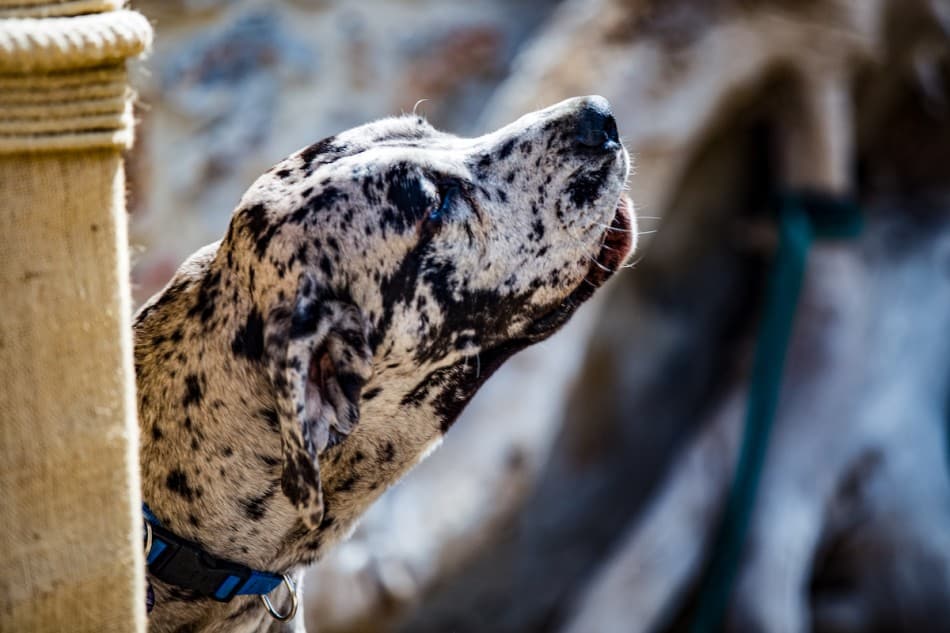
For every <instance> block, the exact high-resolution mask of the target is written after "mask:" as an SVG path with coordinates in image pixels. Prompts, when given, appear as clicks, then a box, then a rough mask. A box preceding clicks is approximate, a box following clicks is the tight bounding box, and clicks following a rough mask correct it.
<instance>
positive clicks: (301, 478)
mask: <svg viewBox="0 0 950 633" xmlns="http://www.w3.org/2000/svg"><path fill="white" fill-rule="evenodd" d="M310 459H311V457H310V456H309V455H308V454H307V453H306V451H304V450H302V449H301V450H297V451H295V452H293V453H291V454H288V455H286V456H285V457H284V472H283V474H282V475H281V478H280V487H281V490H282V491H283V493H284V495H285V496H286V497H287V498H288V499H289V500H290V502H291V503H293V504H294V505H296V506H302V505H306V504H307V503H309V502H310V491H311V490H319V489H320V482H319V481H318V480H317V477H316V471H314V468H313V465H312V464H311V463H310Z"/></svg>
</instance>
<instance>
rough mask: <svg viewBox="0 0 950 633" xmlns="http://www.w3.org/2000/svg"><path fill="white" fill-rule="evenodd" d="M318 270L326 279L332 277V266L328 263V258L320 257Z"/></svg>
mask: <svg viewBox="0 0 950 633" xmlns="http://www.w3.org/2000/svg"><path fill="white" fill-rule="evenodd" d="M320 270H321V271H323V274H324V275H326V276H327V279H329V278H330V277H331V275H333V264H331V263H330V258H329V257H327V256H326V255H323V256H321V257H320Z"/></svg>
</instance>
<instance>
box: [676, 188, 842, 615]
mask: <svg viewBox="0 0 950 633" xmlns="http://www.w3.org/2000/svg"><path fill="white" fill-rule="evenodd" d="M778 224H779V247H778V252H777V253H776V256H775V263H774V266H773V268H772V272H771V276H770V279H769V284H768V290H767V295H766V298H765V312H764V315H763V318H762V324H761V330H760V331H759V338H758V342H757V344H756V349H755V357H754V359H753V364H752V379H751V383H750V385H749V399H748V403H747V408H746V417H745V428H744V431H743V438H742V447H741V449H740V452H739V461H738V463H737V465H736V473H735V478H734V479H733V482H732V488H731V490H730V492H729V498H728V500H727V502H726V507H725V510H724V513H723V520H722V523H721V525H720V527H719V532H718V534H717V536H716V540H715V541H714V544H715V546H714V548H713V550H712V552H713V553H712V559H711V561H710V562H709V566H708V567H707V573H706V575H705V576H704V579H705V581H704V583H703V584H702V586H701V587H700V595H699V602H698V607H697V611H696V617H695V619H694V620H693V626H692V628H691V631H692V633H713V632H714V631H718V630H719V629H720V628H721V626H722V622H723V618H724V617H725V613H726V610H727V608H728V606H729V599H730V596H731V593H732V586H733V584H734V582H735V577H736V573H737V571H738V566H739V561H740V560H741V556H742V549H743V545H744V543H745V538H746V534H747V532H748V528H749V520H750V518H751V516H752V508H753V504H754V503H755V496H756V491H757V489H758V486H759V480H760V478H761V474H762V466H763V464H764V462H765V454H766V452H767V449H768V441H769V434H770V433H771V430H772V424H773V422H774V419H775V410H776V407H777V406H778V399H779V392H780V389H781V383H782V368H783V366H784V364H785V354H786V351H787V350H788V341H789V337H790V335H791V331H792V323H793V320H794V317H795V308H796V306H797V304H798V296H799V293H800V291H801V286H802V278H803V275H804V272H805V263H806V260H807V256H808V249H809V248H810V247H811V244H812V241H813V240H814V238H815V237H816V235H817V236H820V237H834V238H843V237H852V236H855V235H857V234H858V233H859V232H860V230H861V214H860V212H859V211H858V208H857V207H856V206H855V205H854V204H852V203H850V202H844V201H840V200H837V199H834V198H831V197H829V196H825V195H822V194H818V193H813V192H794V193H788V194H786V195H785V196H784V197H783V199H782V203H781V206H780V212H779V218H778Z"/></svg>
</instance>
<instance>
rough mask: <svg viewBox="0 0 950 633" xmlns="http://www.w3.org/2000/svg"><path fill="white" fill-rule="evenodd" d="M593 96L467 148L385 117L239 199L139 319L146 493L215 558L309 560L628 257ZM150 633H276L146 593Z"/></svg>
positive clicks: (286, 563)
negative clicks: (221, 227)
mask: <svg viewBox="0 0 950 633" xmlns="http://www.w3.org/2000/svg"><path fill="white" fill-rule="evenodd" d="M591 103H594V104H595V105H598V106H599V107H603V104H604V103H605V102H603V100H602V99H600V98H594V97H590V98H578V99H572V100H568V101H565V102H562V103H560V104H558V105H555V106H552V107H551V108H548V109H546V110H541V111H539V112H535V113H532V114H529V115H526V116H525V117H523V118H521V119H519V120H518V121H516V122H514V123H512V124H511V125H509V126H507V127H505V128H502V129H501V130H498V131H497V132H494V133H492V134H488V135H486V136H482V137H479V138H474V139H463V138H458V137H455V136H451V135H449V134H445V133H442V132H439V131H436V130H435V129H433V128H432V127H431V126H430V125H428V124H427V123H426V122H425V121H424V120H423V119H422V118H419V117H416V116H404V117H399V118H391V119H385V120H382V121H377V122H375V123H370V124H367V125H364V126H361V127H358V128H354V129H352V130H349V131H346V132H343V133H341V134H339V135H337V136H335V137H331V138H328V139H325V140H323V141H320V142H319V143H316V144H314V145H311V146H309V147H307V148H305V149H303V150H301V151H299V152H297V153H296V154H293V155H292V156H290V157H289V158H287V159H285V160H284V161H282V162H280V163H279V164H277V165H276V166H275V167H273V168H272V169H271V170H270V171H268V172H267V173H266V174H264V175H263V176H261V177H260V178H259V179H258V180H257V181H256V182H255V183H254V184H253V185H252V186H251V188H250V189H249V190H248V191H247V193H245V195H244V197H243V198H242V200H241V202H240V204H239V205H238V207H237V209H236V210H235V212H234V214H233V216H232V219H231V223H230V226H229V228H228V231H227V234H226V235H225V237H224V239H223V240H221V241H220V242H219V243H215V244H211V245H209V246H207V247H205V248H203V249H201V250H200V251H198V252H197V253H195V254H194V255H193V256H192V257H191V258H190V259H189V260H188V261H187V262H185V264H183V265H182V267H181V268H180V269H179V271H178V273H177V274H176V275H175V277H174V278H173V279H172V281H171V282H170V283H169V284H168V286H167V287H166V288H165V289H164V290H162V291H161V292H160V293H158V294H157V295H156V296H155V297H153V298H152V299H151V300H150V301H149V302H148V303H147V304H146V305H144V306H143V307H142V309H141V310H140V311H139V313H138V314H137V316H136V319H135V359H136V372H137V377H138V389H139V413H140V421H141V425H142V429H143V432H142V449H141V462H142V478H143V495H144V498H145V500H146V501H147V502H148V503H149V505H150V506H151V508H152V509H153V511H154V512H155V514H156V515H157V516H158V518H159V519H160V520H161V521H162V522H163V523H165V524H166V525H167V526H168V527H169V528H170V529H171V530H173V531H175V532H177V533H178V534H179V535H181V536H183V537H186V538H188V539H191V540H193V541H196V542H198V543H200V544H201V545H202V546H203V547H205V548H206V549H207V550H208V551H209V552H212V553H214V554H215V555H217V556H220V557H223V558H227V559H231V560H234V561H238V562H241V563H243V564H246V565H249V566H251V567H255V568H258V569H264V570H270V571H273V572H277V573H283V572H286V571H289V570H297V569H299V568H300V566H302V565H304V564H306V563H309V562H312V561H313V560H315V559H317V558H319V557H320V555H321V554H322V553H323V552H324V551H325V550H326V549H327V548H328V547H330V546H332V545H333V544H334V543H335V542H337V541H339V540H340V539H341V538H344V537H345V536H346V534H347V533H348V532H349V531H350V530H351V529H352V527H353V525H354V522H355V521H356V519H357V518H358V517H359V515H360V514H361V513H362V512H364V511H365V509H366V508H367V506H368V505H369V504H370V503H371V502H372V501H373V500H374V499H376V498H377V497H378V496H379V495H380V494H382V492H383V491H384V490H385V489H386V488H387V487H388V486H389V485H391V484H392V483H393V482H395V481H396V480H398V479H399V477H401V476H402V475H403V474H405V473H406V471H408V470H409V469H410V468H411V467H412V466H413V465H414V464H415V463H417V462H418V461H419V459H420V458H421V457H422V456H423V455H425V454H426V453H427V451H429V450H430V449H431V447H433V446H434V445H435V444H436V443H438V442H439V440H440V438H441V437H442V435H443V434H444V433H445V432H446V431H447V430H448V429H449V427H450V426H451V425H452V422H453V421H454V420H455V419H456V418H457V417H458V415H459V413H460V412H461V410H462V408H463V407H464V406H465V404H466V403H467V402H468V400H469V399H470V398H471V397H472V395H473V394H474V393H475V391H476V390H477V389H478V387H479V386H480V385H481V384H482V383H483V382H484V381H485V380H486V379H487V378H488V377H489V376H490V375H491V374H492V372H493V371H494V370H495V369H496V368H497V367H498V366H499V365H500V364H501V363H502V362H503V361H504V360H505V359H507V358H508V357H510V356H511V355H512V354H513V353H515V352H517V351H518V350H520V349H522V348H524V347H525V346H527V345H530V344H532V343H534V342H537V341H539V340H541V339H543V338H545V337H547V336H548V335H550V334H551V333H552V332H554V331H555V330H556V329H557V328H558V327H560V326H561V325H562V324H563V323H564V322H565V321H566V320H567V318H569V317H570V315H571V314H572V313H573V311H574V310H575V309H576V308H577V306H578V305H579V304H580V303H582V302H583V301H584V300H586V299H587V298H588V297H589V296H590V295H591V293H592V292H593V291H594V289H595V288H596V287H597V286H599V285H600V284H602V283H603V282H604V281H605V280H606V278H607V277H608V276H610V274H612V273H613V271H615V270H616V269H617V268H619V266H620V264H621V263H622V262H623V261H624V259H625V258H626V257H627V255H628V254H629V251H630V250H631V248H632V235H633V224H632V215H631V213H630V212H629V205H628V204H626V203H625V202H624V201H623V200H622V198H621V193H622V189H623V186H624V183H625V181H626V178H627V173H628V158H627V154H626V151H624V149H623V148H622V146H621V145H620V144H619V143H616V142H613V143H607V144H605V145H604V147H590V146H588V145H584V144H580V143H578V141H577V125H578V113H579V112H580V111H581V110H582V109H583V108H585V107H589V106H590V104H591ZM152 583H153V584H154V588H155V594H156V606H155V611H154V612H153V614H152V616H151V630H153V631H159V632H161V631H179V630H180V631H186V630H187V631H225V630H226V631H254V630H260V629H262V628H266V627H267V626H270V624H271V620H270V619H269V618H268V617H267V616H266V614H265V613H264V611H263V609H262V608H261V607H260V602H259V601H258V600H257V599H256V598H238V599H235V600H234V601H232V602H231V603H228V604H219V603H214V602H212V601H210V600H205V599H197V598H195V597H194V596H191V595H189V594H188V592H187V591H183V590H181V589H178V588H175V587H169V586H166V585H163V584H162V583H160V582H158V581H155V580H154V579H153V580H152Z"/></svg>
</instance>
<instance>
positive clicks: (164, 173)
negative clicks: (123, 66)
mask: <svg viewBox="0 0 950 633" xmlns="http://www.w3.org/2000/svg"><path fill="white" fill-rule="evenodd" d="M135 5H136V8H137V9H138V10H140V11H142V12H143V13H145V14H146V15H147V16H148V17H149V19H150V20H151V22H152V24H153V25H154V26H155V28H156V33H157V35H156V41H155V46H154V52H153V53H152V54H151V56H150V58H149V59H147V60H145V61H144V63H141V64H139V67H138V69H137V80H136V85H137V88H138V91H139V99H138V104H137V110H136V113H137V117H138V119H139V121H140V127H139V130H138V135H137V143H136V146H135V148H134V150H132V152H131V154H130V155H129V157H128V160H129V162H128V176H129V209H130V212H131V221H132V224H131V232H132V243H133V248H134V249H135V260H134V269H133V281H134V284H135V285H134V294H135V299H136V302H137V303H141V302H142V301H144V300H145V299H147V298H148V297H149V296H151V295H152V294H153V293H154V292H156V291H157V290H159V289H160V288H161V287H162V286H163V285H164V284H165V283H166V282H167V280H168V279H169V278H170V276H171V275H172V273H173V272H174V270H175V269H176V268H177V266H178V265H179V263H181V262H182V261H183V260H184V259H185V258H186V257H187V256H188V255H189V254H190V253H191V252H193V251H194V250H195V249H197V248H198V247H199V246H202V245H203V244H206V243H208V242H211V241H214V240H217V239H219V238H220V237H221V236H222V235H223V234H224V232H225V230H226V227H227V222H228V219H229V216H230V213H231V211H232V209H233V208H234V206H235V205H236V203H237V201H238V200H239V198H240V196H241V195H242V193H243V192H244V190H245V189H246V188H247V187H248V186H249V185H250V184H251V182H253V181H254V179H255V178H256V177H257V176H258V175H259V174H260V173H262V172H263V171H265V170H266V169H267V168H268V167H269V166H270V165H272V164H273V163H275V162H277V161H278V160H279V159H281V158H282V157H284V156H286V155H287V154H289V153H291V152H293V151H295V150H297V149H299V148H300V147H303V146H305V145H308V144H310V143H313V142H315V141H317V140H319V139H321V138H323V137H325V136H328V135H331V134H334V133H336V132H338V131H340V130H343V129H346V128H349V127H352V126H355V125H358V124H361V123H363V122H366V121H368V120H371V119H374V118H378V117H382V116H388V115H392V114H399V113H401V112H409V111H412V110H413V108H414V107H415V106H416V104H417V102H418V101H419V100H421V99H425V101H424V102H422V103H421V104H419V105H418V111H419V112H421V113H423V114H424V115H425V116H426V117H427V118H428V119H429V120H430V121H431V122H432V123H433V124H435V125H436V126H437V127H439V128H441V129H444V130H446V131H450V132H453V133H457V134H461V135H475V134H480V133H483V132H485V131H488V130H490V129H492V128H493V127H496V126H499V125H502V124H504V123H507V122H509V121H511V120H513V119H515V118H517V117H518V116H520V115H521V114H523V113H525V112H528V111H530V110H533V109H536V108H539V107H544V106H547V105H550V104H552V103H555V102H557V101H559V100H561V99H564V98H567V97H571V96H575V95H584V94H602V95H604V96H606V97H607V98H608V99H609V100H610V101H611V103H612V105H613V109H614V114H615V116H616V118H617V120H618V125H619V128H620V133H621V136H622V137H623V139H624V141H625V143H626V145H627V147H628V149H629V150H630V152H631V155H632V156H633V158H634V161H635V174H634V175H633V177H632V178H631V182H630V187H631V191H630V193H631V195H632V197H633V199H634V202H635V205H636V207H637V210H638V215H639V230H640V246H639V248H638V251H637V253H636V255H635V260H634V266H633V267H632V269H630V270H626V271H624V272H623V273H622V274H620V275H618V276H617V277H616V278H615V279H614V280H613V281H611V282H610V284H609V285H608V287H607V289H606V290H605V291H604V292H602V293H600V296H599V297H598V298H597V299H596V300H595V301H594V302H593V303H591V304H590V305H588V306H585V308H584V309H583V310H582V311H581V312H579V313H578V315H577V316H576V317H575V319H574V320H573V321H572V322H571V324H570V325H569V326H568V327H567V328H566V329H565V330H564V331H563V332H561V333H559V334H558V335H557V336H555V337H553V338H552V339H551V340H549V341H547V342H545V343H544V344H542V345H540V346H537V347H536V348H532V349H530V350H527V351H526V352H524V353H522V354H520V355H519V356H517V357H515V358H514V359H513V360H512V361H510V362H509V363H508V365H506V366H505V367H504V368H503V369H502V370H501V371H499V373H498V374H497V375H496V376H495V377H493V378H492V380H491V381H490V382H489V383H488V384H487V385H486V387H485V388H484V389H483V390H482V392H480V393H479V395H478V396H477V397H476V399H475V400H474V401H473V403H472V404H471V405H470V407H469V408H468V410H467V411H466V413H465V414H464V415H463V418H462V419H461V420H460V421H459V422H458V423H457V424H456V425H455V427H453V430H452V433H450V434H449V435H448V437H447V438H446V440H445V442H444V445H443V446H442V447H441V448H440V450H438V451H437V452H436V453H435V454H434V455H433V456H431V457H430V458H429V459H428V460H427V461H426V462H424V463H423V464H421V465H420V466H419V467H417V468H416V469H415V470H414V471H413V472H412V473H411V474H410V476H409V477H408V478H407V479H406V480H405V481H403V482H402V483H400V484H399V485H398V486H397V487H395V488H394V489H393V490H391V491H389V492H388V493H387V494H386V495H385V496H384V497H383V498H382V499H381V500H380V501H379V502H378V503H377V504H376V505H375V506H374V507H373V509H372V510H371V511H370V513H369V514H368V515H367V516H366V517H365V518H364V520H363V521H362V523H361V525H360V526H359V527H358V528H357V530H356V532H355V533H354V535H353V537H352V538H351V539H350V541H348V542H347V543H345V544H343V545H341V546H339V547H338V548H337V549H336V550H335V551H334V552H333V553H332V554H331V555H330V556H328V557H327V559H325V560H323V561H321V562H320V563H319V564H318V565H316V566H315V568H314V569H313V570H312V571H311V572H310V573H309V575H308V579H307V582H306V584H305V586H304V593H305V604H306V613H307V626H308V630H309V631H316V632H320V633H331V632H333V633H343V632H353V633H355V632H388V631H404V632H412V633H417V632H432V633H448V632H457V633H462V632H468V631H472V632H475V631H479V632H484V631H492V632H511V633H515V632H541V631H552V632H553V631H565V632H573V633H584V632H591V633H597V632H612V631H618V632H620V631H625V632H629V631H672V630H688V629H690V628H692V627H695V626H696V621H695V618H696V617H697V616H696V608H695V606H696V603H697V599H698V596H700V595H701V594H702V592H703V591H704V585H708V583H710V582H713V583H715V582H717V580H716V579H715V578H713V579H712V580H710V578H709V577H708V576H709V574H708V573H706V572H705V570H706V569H707V563H708V561H709V560H710V557H711V552H712V551H713V549H714V535H715V534H716V531H717V529H718V525H719V522H720V520H721V518H722V514H723V510H722V508H723V506H724V505H725V498H726V495H727V492H728V489H729V487H730V485H731V480H732V473H733V468H734V464H735V462H736V459H737V456H738V452H739V450H740V448H739V447H740V437H741V431H742V423H743V415H744V410H745V399H746V397H747V395H748V391H749V378H750V372H751V368H750V360H751V355H752V350H753V348H754V344H755V336H756V333H757V327H758V324H759V321H760V318H761V316H762V305H763V297H764V293H765V289H766V286H767V280H768V275H769V271H770V269H771V265H772V262H773V260H774V257H775V251H776V244H777V242H778V231H777V228H776V227H777V222H776V216H777V214H778V213H779V212H780V208H781V201H782V199H783V196H786V195H787V194H788V193H789V192H791V191H798V190H802V189H807V190H811V191H817V192H819V193H821V194H823V195H826V196H830V197H831V198H832V199H837V200H844V199H849V200H854V201H856V203H857V206H858V207H859V208H860V210H861V211H862V214H863V216H864V230H863V232H862V233H861V235H860V236H858V237H856V238H852V239H848V240H844V239H837V240H830V241H829V240H825V241H821V240H819V241H818V242H817V243H816V245H815V247H814V248H813V249H812V252H811V253H810V255H809V259H808V264H807V270H806V274H805V280H804V286H803V290H802V297H801V301H800V302H799V305H798V309H797V313H796V315H795V326H794V332H793V335H792V339H791V348H790V351H789V355H788V363H787V365H786V375H785V381H784V383H783V391H782V398H781V401H780V404H779V408H778V413H777V415H776V419H775V429H774V431H773V433H772V436H771V438H770V442H769V447H768V454H767V455H766V459H765V466H764V467H763V470H762V475H761V484H760V487H759V491H758V495H757V496H756V502H755V504H754V506H753V507H752V509H751V513H752V514H751V523H750V530H749V533H748V535H747V537H746V538H745V539H744V546H743V548H741V554H739V555H737V556H736V557H735V558H736V560H735V561H734V563H735V567H736V570H737V571H736V582H735V584H734V586H733V587H732V588H731V591H730V592H728V594H727V596H726V598H725V600H726V601H727V607H728V608H727V610H726V617H725V619H724V626H725V627H726V628H727V629H729V630H736V631H774V632H776V633H779V632H796V631H810V630H814V631H828V632H838V631H840V632H850V631H943V630H950V473H948V469H947V458H948V454H950V452H948V448H950V441H948V439H947V437H948V435H947V432H948V428H950V213H948V211H950V56H948V53H950V0H482V1H479V2H462V1H461V0H459V1H456V2H449V1H447V0H385V1H384V0H364V1H363V2H344V1H342V0H339V1H332V0H323V1H321V0H273V1H269V2H268V1H250V0H249V1H245V2H241V1H228V0H138V1H137V2H136V3H135ZM717 626H718V622H717V623H716V626H714V627H712V628H707V629H703V630H715V629H716V627H717ZM692 630H700V629H696V628H692Z"/></svg>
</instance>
